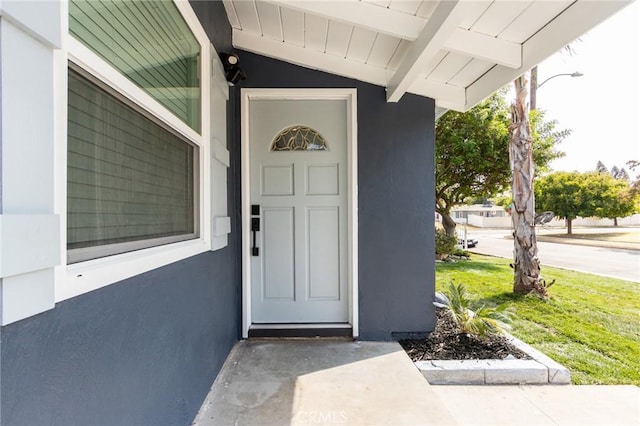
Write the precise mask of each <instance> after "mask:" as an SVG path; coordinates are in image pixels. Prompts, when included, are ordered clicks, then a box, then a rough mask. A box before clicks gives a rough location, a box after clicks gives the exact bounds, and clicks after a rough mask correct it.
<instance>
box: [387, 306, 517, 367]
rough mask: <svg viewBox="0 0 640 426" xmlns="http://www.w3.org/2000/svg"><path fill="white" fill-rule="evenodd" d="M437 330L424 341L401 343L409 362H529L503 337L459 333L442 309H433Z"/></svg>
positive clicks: (414, 340) (407, 340)
mask: <svg viewBox="0 0 640 426" xmlns="http://www.w3.org/2000/svg"><path fill="white" fill-rule="evenodd" d="M436 316H437V319H436V328H435V330H434V331H433V332H432V333H431V334H430V335H429V336H428V337H427V338H426V339H404V340H400V345H402V347H403V348H404V350H405V352H407V354H408V355H409V357H410V358H411V360H412V361H424V360H430V359H439V360H445V359H457V360H460V359H504V358H507V357H508V356H509V355H511V356H512V357H514V358H518V359H530V357H529V356H528V355H527V354H525V353H524V352H522V351H521V350H519V349H516V348H515V347H513V346H512V345H511V344H510V343H509V342H508V341H507V339H505V338H504V337H502V336H490V337H486V338H485V339H480V338H478V337H475V336H471V335H468V334H465V333H462V332H460V330H459V329H458V328H457V327H456V325H455V324H454V323H453V321H452V320H451V317H450V314H449V312H448V311H446V310H444V309H436Z"/></svg>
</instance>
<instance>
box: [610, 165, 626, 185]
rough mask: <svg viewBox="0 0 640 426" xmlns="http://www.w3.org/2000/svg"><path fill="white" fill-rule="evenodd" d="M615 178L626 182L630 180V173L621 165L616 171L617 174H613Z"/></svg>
mask: <svg viewBox="0 0 640 426" xmlns="http://www.w3.org/2000/svg"><path fill="white" fill-rule="evenodd" d="M612 176H613V177H614V178H615V179H618V180H623V181H625V182H629V173H627V171H626V170H625V169H624V167H621V168H620V169H618V173H616V174H615V175H612Z"/></svg>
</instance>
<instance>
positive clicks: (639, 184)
mask: <svg viewBox="0 0 640 426" xmlns="http://www.w3.org/2000/svg"><path fill="white" fill-rule="evenodd" d="M627 167H629V170H631V171H632V172H636V171H637V172H640V161H638V160H629V161H627ZM629 189H630V191H631V194H632V195H633V196H634V197H635V196H640V174H637V175H636V177H635V178H634V179H633V180H632V181H631V184H630V188H629Z"/></svg>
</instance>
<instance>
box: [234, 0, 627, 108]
mask: <svg viewBox="0 0 640 426" xmlns="http://www.w3.org/2000/svg"><path fill="white" fill-rule="evenodd" d="M223 2H224V6H225V9H226V11H227V16H228V18H229V21H230V23H231V26H232V28H233V45H234V46H235V47H236V48H239V49H243V50H247V51H250V52H254V53H258V54H260V55H264V56H268V57H272V58H276V59H280V60H283V61H287V62H290V63H293V64H297V65H301V66H304V67H307V68H312V69H318V70H322V71H326V72H330V73H332V74H337V75H341V76H345V77H349V78H354V79H357V80H361V81H365V82H368V83H373V84H376V85H380V86H384V87H386V89H387V100H388V101H389V102H397V101H398V100H399V99H400V98H401V97H402V96H403V95H404V94H405V93H407V92H408V93H414V94H417V95H420V96H426V97H430V98H433V99H435V100H436V105H437V107H438V108H439V110H440V111H444V110H447V109H453V110H456V111H467V110H468V109H470V108H472V107H473V106H474V105H476V104H477V103H478V102H480V101H482V100H483V99H485V98H486V97H487V96H489V95H491V94H492V93H493V92H495V91H496V90H498V89H499V88H500V87H502V86H504V85H505V84H507V83H509V82H510V81H512V80H514V79H515V78H517V77H518V76H520V75H522V74H523V73H525V72H526V71H528V70H529V69H531V68H532V67H534V66H535V65H537V64H539V63H540V62H542V61H543V60H544V59H546V58H547V57H549V56H551V55H552V54H554V53H555V52H557V51H558V50H560V49H562V48H563V47H564V46H566V45H567V44H569V43H571V42H572V41H573V40H575V39H576V38H578V37H580V36H581V35H582V34H584V33H585V32H587V31H589V30H590V29H592V28H594V27H595V26H597V25H598V24H599V23H601V22H603V21H604V20H606V19H607V18H609V17H610V16H611V15H613V14H615V13H616V12H618V11H619V10H620V9H622V8H624V7H625V6H627V5H628V4H630V3H631V2H632V0H622V1H616V0H577V1H568V0H495V1H491V0H440V1H430V0H424V1H423V0H223Z"/></svg>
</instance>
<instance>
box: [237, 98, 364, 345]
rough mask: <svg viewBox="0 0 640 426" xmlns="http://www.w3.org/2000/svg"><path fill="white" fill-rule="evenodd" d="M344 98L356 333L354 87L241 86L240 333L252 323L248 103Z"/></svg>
mask: <svg viewBox="0 0 640 426" xmlns="http://www.w3.org/2000/svg"><path fill="white" fill-rule="evenodd" d="M257 99H269V100H316V99H317V100H346V101H347V114H348V117H347V180H348V182H347V187H348V190H347V210H348V218H347V221H348V223H347V225H348V230H347V240H348V241H347V247H348V254H347V263H348V267H347V271H348V272H347V273H348V283H347V288H348V299H349V324H350V325H351V327H352V330H353V337H358V149H357V148H358V143H357V141H358V115H357V90H356V89H241V90H240V111H241V112H240V123H241V139H242V146H241V161H242V163H241V170H242V183H241V185H242V189H241V191H242V337H243V338H247V337H248V336H249V327H251V323H252V321H251V268H250V264H251V262H250V260H251V259H250V253H251V241H250V238H251V233H250V232H249V230H250V229H251V226H250V225H251V224H250V221H251V215H250V211H251V205H250V204H251V201H250V197H249V190H250V186H249V168H250V162H249V103H250V102H251V101H252V100H257Z"/></svg>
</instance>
